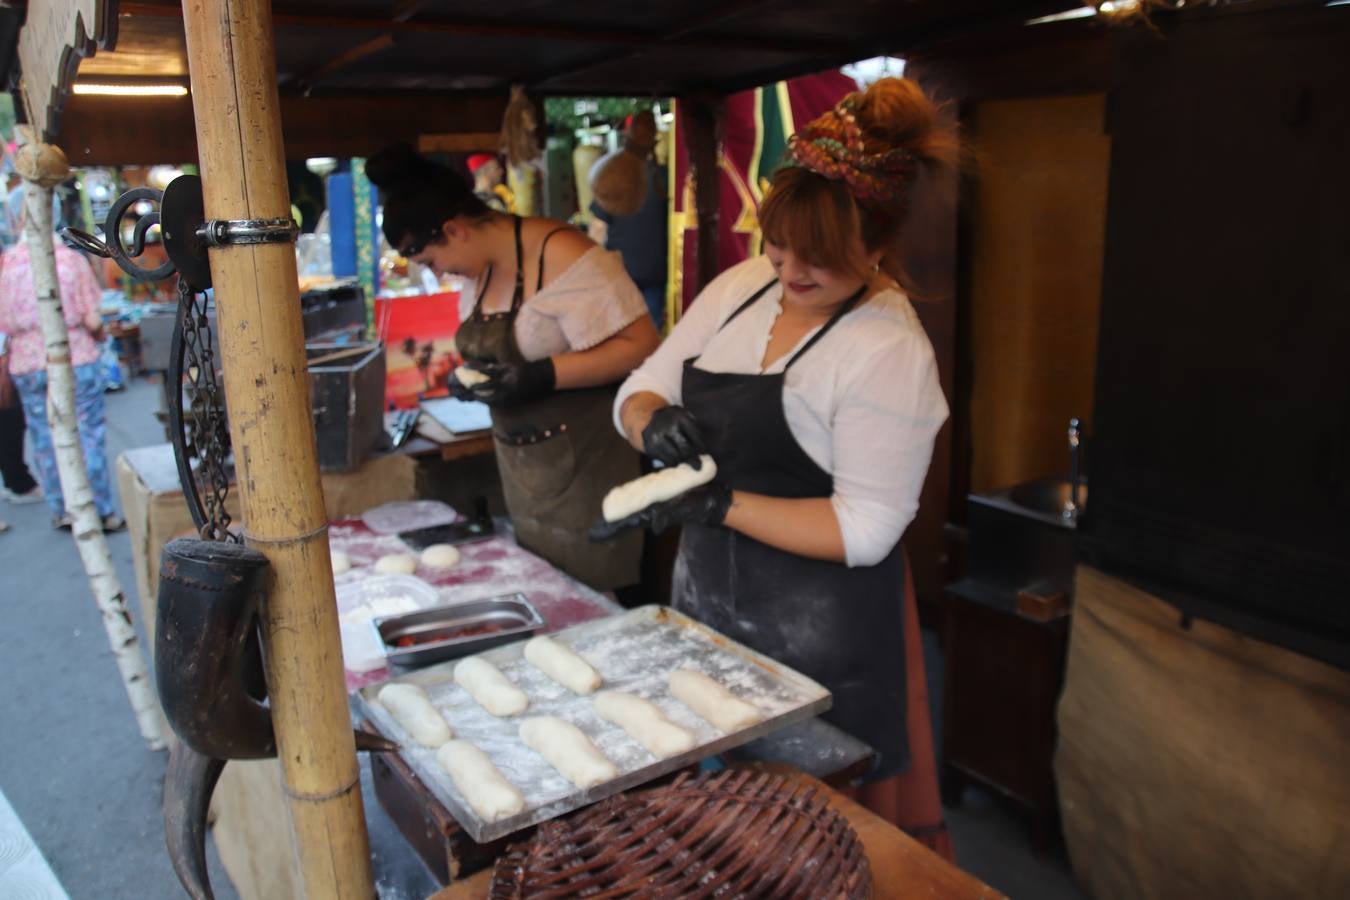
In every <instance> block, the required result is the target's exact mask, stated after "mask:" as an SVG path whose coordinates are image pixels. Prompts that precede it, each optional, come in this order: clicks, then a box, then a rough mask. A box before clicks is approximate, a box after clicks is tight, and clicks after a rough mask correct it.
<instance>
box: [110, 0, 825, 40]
mask: <svg viewBox="0 0 1350 900" xmlns="http://www.w3.org/2000/svg"><path fill="white" fill-rule="evenodd" d="M753 2H754V5H761V4H763V3H765V2H767V0H753ZM118 8H119V10H120V11H121V14H122V15H125V16H133V17H135V16H140V17H145V18H177V17H178V16H180V15H181V12H180V9H179V7H178V5H177V4H173V5H170V4H165V3H156V2H147V0H130V2H124V3H121V4H120V5H119V7H118ZM720 18H723V17H718V19H719V20H720ZM273 20H274V21H275V23H276V24H277V25H278V26H281V25H285V26H294V27H300V28H310V29H317V30H320V31H324V30H333V31H340V30H355V31H373V32H392V33H399V32H409V33H415V34H443V35H450V36H456V37H479V38H534V39H538V40H548V41H563V42H569V43H580V44H614V45H619V46H629V47H634V48H642V47H655V46H676V47H689V48H701V49H705V50H728V51H747V50H756V51H765V52H781V53H803V52H826V53H829V52H840V49H841V47H840V45H838V44H833V43H831V42H823V43H822V42H821V41H818V40H795V39H787V38H762V37H754V36H752V35H744V36H742V35H732V36H726V37H723V36H713V35H699V34H694V33H690V31H691V29H688V28H685V27H681V28H680V29H679V30H678V31H677V32H673V33H664V32H650V31H629V30H623V29H616V28H571V27H567V26H562V25H536V24H531V23H529V22H510V23H507V22H467V21H444V20H428V19H417V20H416V21H413V20H412V19H411V18H409V19H404V20H397V19H386V18H380V17H376V16H350V15H346V16H344V15H316V14H314V13H310V12H299V11H287V10H285V9H277V10H274V11H273ZM712 21H713V19H711V18H708V21H707V22H706V23H705V24H703V25H700V26H698V27H707V24H708V23H710V22H712Z"/></svg>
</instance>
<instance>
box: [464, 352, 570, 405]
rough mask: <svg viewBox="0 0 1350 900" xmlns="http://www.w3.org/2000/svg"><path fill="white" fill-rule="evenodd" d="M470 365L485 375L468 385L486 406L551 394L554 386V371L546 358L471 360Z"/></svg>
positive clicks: (524, 400) (550, 362)
mask: <svg viewBox="0 0 1350 900" xmlns="http://www.w3.org/2000/svg"><path fill="white" fill-rule="evenodd" d="M473 368H475V369H477V370H478V371H480V372H482V373H483V374H484V375H486V376H487V377H488V380H487V381H484V382H482V383H481V384H475V385H474V386H473V387H471V388H469V393H471V394H472V395H473V398H474V399H475V400H481V401H483V402H484V403H486V404H488V405H489V406H515V405H516V404H518V403H527V402H529V401H530V400H537V399H538V398H540V397H542V396H544V395H545V394H551V393H552V392H553V389H554V387H556V386H557V373H555V372H554V370H553V360H552V359H551V358H549V357H547V356H546V357H544V358H543V359H536V360H534V361H533V362H521V363H502V362H475V363H473Z"/></svg>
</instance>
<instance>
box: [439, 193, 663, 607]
mask: <svg viewBox="0 0 1350 900" xmlns="http://www.w3.org/2000/svg"><path fill="white" fill-rule="evenodd" d="M520 224H521V220H520V219H519V218H517V219H516V220H515V232H516V287H515V294H514V295H513V297H512V299H511V309H510V310H508V311H507V312H502V313H493V314H491V315H484V314H483V313H482V311H481V307H482V298H481V297H480V298H477V300H476V301H475V303H474V308H473V312H472V314H470V316H469V318H468V319H467V320H466V321H465V322H464V323H463V324H461V325H460V326H459V331H458V333H457V334H456V335H455V345H456V347H457V348H458V350H459V352H460V355H462V356H463V357H464V358H465V359H466V360H481V361H490V362H510V363H519V362H524V361H525V358H524V356H522V355H521V352H520V347H519V346H518V345H517V344H516V328H515V325H516V315H517V314H518V313H519V312H520V308H521V306H522V305H523V304H524V302H525V276H524V258H523V248H522V245H521V239H520ZM545 241H547V238H545ZM543 286H544V261H543V251H542V250H541V251H540V257H539V283H538V284H537V285H536V287H535V290H536V292H537V291H538V290H540V289H542V288H543ZM617 390H618V388H617V386H616V385H610V386H607V387H595V388H581V389H578V390H566V391H554V392H553V393H551V394H549V395H548V396H546V397H541V398H539V399H538V400H532V401H530V402H528V403H522V404H519V405H516V406H504V407H495V406H494V407H493V408H492V434H493V437H494V438H495V441H494V444H495V445H496V450H497V467H498V469H499V470H500V472H501V477H502V493H503V494H504V495H505V497H506V509H507V511H508V512H509V513H510V514H511V524H512V526H513V527H514V528H515V531H516V539H517V541H519V543H520V545H521V546H522V547H524V548H525V549H527V550H529V551H531V552H533V553H536V554H538V555H539V556H541V557H543V558H544V559H546V560H548V561H549V562H550V563H552V564H553V565H555V566H557V567H558V568H560V569H562V570H563V571H564V572H566V573H567V574H568V575H571V576H572V577H573V578H576V579H577V580H578V581H580V582H582V583H584V584H588V585H590V586H591V587H593V588H595V589H597V590H602V591H607V590H613V589H614V588H619V587H624V586H627V585H630V584H636V583H637V581H638V578H639V575H640V571H639V569H640V565H641V557H642V532H641V531H633V532H629V533H628V534H625V535H623V536H621V537H620V538H618V539H617V540H614V541H611V542H609V543H604V544H593V543H591V542H590V541H589V540H587V538H586V532H587V529H589V527H590V525H591V523H592V522H593V521H594V520H595V516H596V514H597V512H598V511H599V509H600V506H601V502H602V501H603V500H604V497H605V494H606V493H607V492H608V491H609V489H610V488H612V487H614V486H615V485H617V484H622V483H624V482H626V481H631V480H632V479H634V478H637V477H638V476H639V475H641V474H642V473H641V471H640V470H639V457H638V454H637V451H635V450H634V449H633V448H632V447H630V446H629V445H628V442H627V441H625V440H624V439H623V438H622V437H621V436H620V435H619V434H618V432H616V431H615V430H614V423H613V420H612V419H611V415H612V410H613V407H614V395H615V393H616V392H617Z"/></svg>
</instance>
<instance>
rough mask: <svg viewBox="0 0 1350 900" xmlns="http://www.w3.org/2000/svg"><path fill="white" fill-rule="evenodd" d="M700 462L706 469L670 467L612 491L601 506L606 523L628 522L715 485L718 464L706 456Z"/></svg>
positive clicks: (684, 464) (683, 464)
mask: <svg viewBox="0 0 1350 900" xmlns="http://www.w3.org/2000/svg"><path fill="white" fill-rule="evenodd" d="M699 459H700V460H702V461H703V467H702V468H700V469H695V468H694V467H693V466H691V465H689V463H680V464H679V465H678V466H667V467H666V468H664V469H659V470H657V471H655V472H652V473H651V474H650V475H643V476H642V477H641V478H635V479H633V480H632V481H630V482H627V483H626V484H621V485H619V486H618V487H616V488H614V489H612V490H611V491H610V492H609V493H608V494H606V495H605V499H604V501H603V502H602V503H601V504H600V511H601V512H602V513H604V516H605V521H606V522H617V521H619V520H620V519H626V518H628V517H629V516H631V515H632V514H633V513H635V512H641V511H642V510H644V509H646V508H647V507H649V506H651V505H652V504H653V503H661V502H663V501H665V500H671V499H673V498H675V497H678V496H680V494H683V493H685V492H686V491H691V490H693V489H694V488H696V487H698V486H699V485H703V484H707V483H708V482H710V481H712V480H713V479H714V478H715V477H717V464H716V463H714V462H713V458H712V457H711V456H708V455H707V454H706V453H705V454H704V455H703V456H700V457H699Z"/></svg>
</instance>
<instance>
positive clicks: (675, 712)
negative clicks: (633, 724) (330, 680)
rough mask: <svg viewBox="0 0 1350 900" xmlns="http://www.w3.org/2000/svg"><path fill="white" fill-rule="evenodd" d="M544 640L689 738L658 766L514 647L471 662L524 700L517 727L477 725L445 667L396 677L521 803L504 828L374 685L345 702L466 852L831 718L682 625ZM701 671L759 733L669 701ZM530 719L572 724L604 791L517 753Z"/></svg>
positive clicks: (792, 683)
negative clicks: (671, 684)
mask: <svg viewBox="0 0 1350 900" xmlns="http://www.w3.org/2000/svg"><path fill="white" fill-rule="evenodd" d="M554 637H555V638H556V639H558V640H561V641H563V642H564V643H566V644H567V645H569V646H570V647H572V649H573V650H575V651H576V652H578V653H579V654H581V656H583V657H584V658H585V659H586V660H587V661H588V662H590V663H591V665H593V666H595V667H596V669H597V670H599V672H600V674H601V676H602V677H603V678H604V686H603V688H602V689H614V690H624V691H631V692H632V693H635V694H638V695H639V696H641V697H645V698H646V699H648V700H650V701H652V702H653V703H655V704H657V705H658V706H660V707H661V708H662V710H663V711H664V712H665V713H666V715H667V716H668V717H669V718H670V720H671V721H673V722H674V723H675V724H677V725H680V726H682V727H684V728H687V729H689V730H690V731H692V732H693V733H694V737H695V740H696V744H695V746H694V749H692V750H691V751H689V752H688V753H684V754H681V755H679V756H675V757H671V758H669V759H663V760H660V759H657V758H656V757H654V756H652V755H651V754H650V753H648V752H647V751H646V750H645V749H644V748H643V747H642V746H641V745H640V744H638V743H637V742H636V741H634V740H633V739H632V738H630V737H628V735H627V734H626V733H625V732H624V731H623V729H621V728H619V727H618V726H617V725H612V724H610V723H608V722H605V721H603V720H601V719H600V718H599V717H598V716H596V715H595V713H594V711H593V710H592V708H591V702H592V698H591V697H582V696H578V695H576V694H573V693H572V692H571V691H569V690H567V689H566V688H564V687H562V686H561V685H559V684H556V683H555V682H553V681H552V680H551V679H550V678H548V676H546V675H544V674H543V673H542V672H540V671H539V670H537V669H535V668H534V667H533V666H532V665H530V664H529V663H527V662H526V661H525V660H524V658H523V657H522V655H521V654H522V649H523V646H524V644H523V642H519V641H518V642H515V643H511V644H507V645H505V646H500V647H495V648H493V649H491V650H488V651H486V652H484V653H482V654H480V655H481V656H482V657H483V658H484V659H486V660H488V661H489V662H491V663H493V664H494V665H496V666H498V667H499V668H500V669H501V670H502V671H503V672H504V673H506V676H507V677H508V678H510V679H511V680H512V681H514V682H515V683H516V684H517V685H518V686H519V687H520V688H521V689H522V690H524V691H525V693H526V694H528V695H529V697H530V708H529V710H527V711H526V712H525V714H524V715H522V716H513V717H510V718H505V719H499V718H496V717H495V716H492V715H490V714H488V712H487V711H486V710H484V709H483V708H482V707H480V706H479V705H478V704H477V703H475V702H474V701H473V700H472V699H471V698H470V697H469V695H468V694H467V693H465V691H464V690H463V689H462V688H460V687H459V686H458V685H456V684H455V683H454V680H453V678H452V674H453V672H454V663H442V664H440V665H435V666H431V667H429V668H425V669H419V670H417V671H414V672H408V673H406V674H402V675H398V676H396V677H394V678H392V679H390V681H393V682H404V683H410V684H416V685H418V686H420V687H421V688H422V689H423V690H425V691H426V692H427V695H428V697H429V698H430V699H431V702H432V703H433V704H434V705H435V706H436V708H437V709H439V710H440V711H441V713H442V714H443V715H444V716H445V719H446V721H447V722H448V723H449V724H450V727H451V728H452V729H453V730H454V732H455V737H457V738H460V739H462V740H466V741H469V742H471V743H473V744H475V745H476V746H477V747H479V749H481V750H483V752H485V753H487V754H488V756H490V757H491V758H492V761H493V762H494V763H496V765H497V767H498V768H499V769H500V770H501V771H502V774H503V775H505V776H506V778H507V779H508V780H509V781H510V782H511V783H512V784H514V785H515V786H516V787H517V788H518V789H519V790H520V791H521V793H522V794H524V795H525V809H524V810H523V811H522V812H520V813H519V814H517V815H515V816H511V817H508V818H505V819H501V820H498V821H496V822H485V821H483V820H482V819H480V818H479V817H478V815H477V814H476V813H474V811H473V809H472V808H471V807H470V806H469V805H468V803H467V802H466V801H465V800H464V799H463V797H462V796H461V795H460V793H459V791H458V790H457V789H456V788H455V786H454V783H453V782H452V781H451V780H450V776H449V775H448V774H446V773H445V771H444V770H442V769H441V767H440V766H439V765H438V764H437V762H436V754H435V750H433V749H429V748H426V747H423V746H421V745H420V744H418V743H417V742H415V741H414V740H413V739H412V738H411V737H409V736H408V734H407V733H406V732H405V731H403V729H402V728H401V727H400V726H399V725H398V723H397V722H395V721H394V719H393V717H392V716H390V715H389V713H388V712H387V711H386V710H385V709H384V707H382V706H381V705H380V704H379V702H378V701H377V700H376V695H377V694H378V693H379V690H380V688H381V687H382V686H383V684H372V685H367V686H366V687H363V688H361V689H360V690H358V691H357V692H356V695H355V703H356V707H357V711H358V713H359V714H360V715H362V716H363V717H364V718H365V719H366V720H367V721H368V722H369V723H370V724H371V725H372V726H373V727H374V728H375V729H376V730H377V731H379V732H380V733H381V734H383V735H384V736H386V737H389V738H391V739H393V740H396V741H398V742H400V743H401V744H402V749H400V750H399V755H400V756H401V757H402V758H403V759H404V761H406V762H407V764H408V766H409V767H410V768H411V769H412V770H413V771H414V772H416V773H417V777H418V778H419V779H421V781H422V783H423V784H425V785H426V786H427V789H428V790H429V791H430V792H431V793H432V795H433V796H435V797H436V799H437V800H439V801H440V802H441V803H442V804H444V806H445V807H446V809H448V810H450V813H451V815H453V816H454V817H455V819H456V820H458V822H459V823H460V825H462V826H463V827H464V830H465V832H466V833H467V834H468V835H469V836H470V837H472V838H473V839H474V840H475V841H478V842H480V843H486V842H488V841H492V840H496V839H497V838H499V837H502V836H503V835H507V834H511V833H512V832H515V831H519V830H520V829H522V828H526V827H528V826H530V825H535V824H537V823H539V822H544V821H547V820H549V819H553V818H556V817H558V816H561V815H564V814H566V813H569V812H571V811H572V810H575V809H579V808H581V807H583V806H586V805H588V804H591V803H594V802H596V801H597V800H602V799H604V798H605V797H608V796H611V795H613V794H617V793H619V792H620V791H625V790H628V789H629V788H632V787H636V786H638V785H640V784H644V783H646V782H648V781H651V780H652V779H654V778H659V777H660V776H662V775H665V774H668V773H670V772H673V771H676V770H677V769H681V768H683V767H685V766H687V765H690V764H692V763H695V762H697V761H699V760H701V759H704V758H705V757H708V756H713V755H715V754H718V753H721V752H723V751H725V750H729V749H731V748H732V747H736V746H739V745H741V744H744V743H747V742H748V741H752V740H754V739H755V738H759V737H762V736H764V735H766V734H770V733H772V732H775V731H778V730H779V729H781V728H784V727H786V726H788V725H792V724H794V723H796V722H800V721H803V720H805V719H809V718H811V717H813V716H816V715H818V714H820V713H822V712H824V711H825V710H827V709H829V708H830V704H831V697H830V692H829V691H828V690H826V689H825V688H824V687H823V686H821V685H820V684H818V683H816V682H815V681H812V680H811V679H810V678H807V677H806V676H804V675H802V674H800V673H798V672H795V671H793V670H792V669H789V668H787V667H786V666H784V665H781V664H780V663H777V662H775V661H774V660H772V659H769V658H768V657H766V656H762V655H761V654H759V653H756V652H755V651H753V650H750V649H749V648H747V647H744V646H742V645H741V644H738V643H736V642H735V641H732V640H730V639H729V638H727V637H725V636H724V635H722V634H719V633H718V632H716V631H714V630H713V629H711V628H708V627H707V626H705V625H702V624H700V623H698V622H696V621H694V620H693V619H691V618H689V617H688V616H685V615H683V614H682V613H679V612H676V611H675V610H673V609H670V608H668V607H663V606H644V607H642V608H640V609H634V610H630V611H628V612H624V613H620V614H618V615H614V616H610V617H608V618H604V619H597V620H594V621H591V622H585V623H583V624H581V625H576V626H573V627H572V628H568V629H565V630H563V631H560V632H558V633H557V634H556V635H554ZM681 666H688V667H691V668H697V669H700V670H702V671H704V672H706V673H707V674H709V675H711V676H713V677H714V678H716V679H717V680H719V681H720V682H722V683H723V684H724V685H726V686H727V687H728V688H730V689H731V690H732V691H733V692H734V693H736V694H737V695H738V696H740V697H742V698H743V699H746V700H750V701H751V702H753V703H755V704H756V705H757V706H759V707H760V708H761V709H763V710H764V712H765V717H764V719H763V720H762V721H761V722H759V723H758V724H756V725H754V726H752V727H750V728H747V729H744V730H742V731H737V732H733V733H730V734H724V733H722V732H721V731H718V730H717V729H716V728H714V727H713V726H712V725H710V724H708V723H707V722H704V721H703V720H702V719H700V718H698V716H696V715H694V713H693V711H692V710H690V709H688V708H687V707H685V706H684V705H683V704H681V703H679V702H678V701H677V700H675V699H674V698H673V697H671V696H670V694H669V691H668V690H667V686H666V685H667V678H668V676H669V674H670V672H671V671H672V670H674V669H676V668H678V667H681ZM532 715H555V716H561V717H562V718H564V719H567V720H568V721H570V722H572V723H573V724H574V725H576V726H577V727H578V728H580V729H581V730H582V731H583V732H585V733H586V734H587V736H589V737H590V738H591V740H592V741H594V742H595V744H596V746H597V747H598V748H599V749H600V751H601V752H603V753H604V754H605V755H606V756H608V757H609V758H610V759H611V760H612V761H613V762H614V764H615V766H616V767H617V768H618V770H619V776H618V777H617V778H615V779H613V780H612V781H609V782H606V783H604V784H601V785H597V786H595V787H593V788H591V789H589V790H581V789H579V788H577V787H575V786H574V785H572V784H571V782H569V781H567V780H566V779H564V778H563V777H562V776H561V775H560V774H558V773H557V772H556V771H554V770H553V768H552V767H551V766H549V764H548V763H547V762H545V761H544V758H543V757H542V756H539V755H538V754H536V753H534V751H532V750H530V749H529V748H527V747H526V746H525V745H524V744H523V743H522V742H521V741H520V738H519V735H518V729H519V727H520V723H521V722H522V721H523V720H524V719H525V718H528V717H529V716H532Z"/></svg>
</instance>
